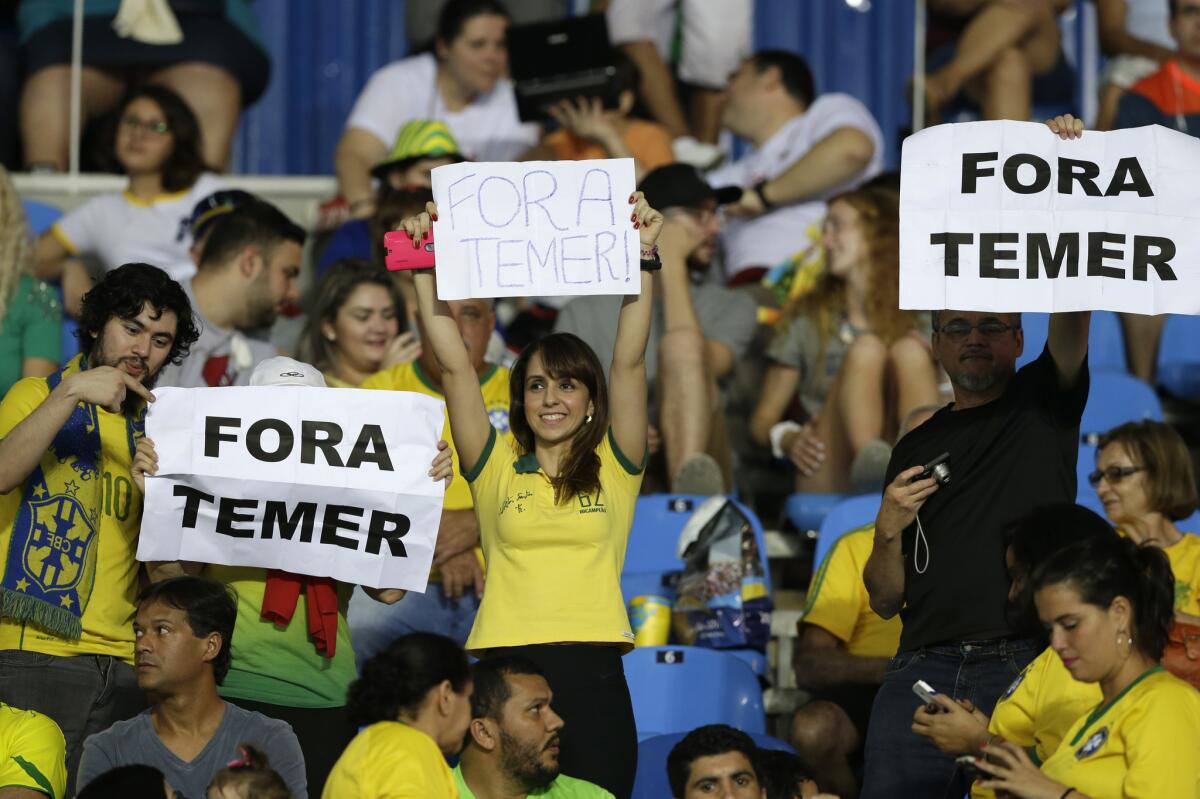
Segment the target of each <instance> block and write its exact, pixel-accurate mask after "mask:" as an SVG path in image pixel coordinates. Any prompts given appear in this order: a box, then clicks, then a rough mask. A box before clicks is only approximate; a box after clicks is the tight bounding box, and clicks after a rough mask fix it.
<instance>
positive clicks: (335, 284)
mask: <svg viewBox="0 0 1200 799" xmlns="http://www.w3.org/2000/svg"><path fill="white" fill-rule="evenodd" d="M403 316H404V300H403V299H401V297H400V290H399V289H398V288H397V287H396V283H395V282H394V281H393V280H392V276H391V275H390V274H388V272H387V270H386V269H383V268H381V267H378V266H375V265H374V264H372V263H370V262H369V261H362V260H356V259H345V260H342V261H338V262H337V263H335V264H334V265H333V266H331V267H330V268H329V271H327V272H326V273H325V275H324V276H323V277H322V278H321V282H320V284H318V286H317V291H316V296H315V297H314V299H313V302H312V305H311V307H310V308H309V311H308V324H307V325H305V327H304V333H303V335H302V336H301V337H300V347H299V350H298V353H297V357H298V358H299V360H301V361H306V362H308V363H311V364H312V365H313V366H315V367H317V368H318V369H320V370H321V372H322V373H324V375H325V382H326V384H328V385H330V386H333V387H336V388H356V387H358V385H359V384H361V383H362V381H363V380H365V379H366V378H367V377H370V376H371V375H373V374H375V373H376V372H378V371H380V370H381V369H387V368H388V367H390V366H395V365H396V364H399V363H408V362H409V361H412V360H415V359H416V358H417V356H419V355H420V354H421V345H420V344H419V343H418V342H417V337H416V336H415V335H414V334H413V333H411V332H409V333H404V334H403V335H401V333H400V327H401V321H400V320H401V319H402V318H403Z"/></svg>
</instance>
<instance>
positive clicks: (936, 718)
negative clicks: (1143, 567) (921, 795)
mask: <svg viewBox="0 0 1200 799" xmlns="http://www.w3.org/2000/svg"><path fill="white" fill-rule="evenodd" d="M1007 534H1008V549H1007V551H1006V552H1005V561H1006V562H1007V564H1008V573H1009V577H1010V578H1011V579H1012V585H1011V586H1010V588H1009V593H1008V599H1009V602H1010V605H1011V607H1012V608H1013V609H1014V611H1016V612H1018V613H1020V614H1021V615H1022V616H1027V617H1032V618H1031V619H1030V622H1031V623H1032V624H1036V623H1037V619H1036V616H1035V615H1034V609H1033V599H1032V597H1031V595H1030V594H1031V592H1030V590H1029V575H1030V572H1031V571H1032V570H1033V567H1034V566H1035V565H1036V564H1038V563H1042V562H1044V561H1046V560H1048V559H1049V558H1050V556H1051V555H1053V554H1054V553H1055V552H1057V551H1059V550H1061V549H1064V548H1066V547H1069V546H1073V545H1075V544H1080V543H1084V542H1087V541H1091V540H1096V539H1101V540H1113V539H1116V537H1117V535H1116V532H1115V531H1114V530H1113V528H1112V527H1111V526H1110V525H1109V524H1108V522H1106V521H1104V519H1102V518H1100V517H1099V516H1098V515H1097V514H1096V513H1094V512H1093V511H1091V510H1088V509H1087V508H1084V507H1082V506H1079V505H1068V504H1062V505H1051V506H1047V507H1045V508H1039V509H1038V510H1036V511H1034V512H1033V513H1031V514H1030V515H1029V516H1027V517H1025V518H1024V519H1022V520H1021V521H1019V522H1018V523H1017V524H1015V525H1013V527H1012V528H1010V529H1009V530H1008V531H1007ZM1100 698H1101V697H1100V688H1099V686H1098V685H1096V684H1094V683H1085V682H1079V681H1078V680H1076V679H1075V678H1074V677H1072V676H1071V673H1070V672H1068V671H1067V669H1066V667H1064V666H1063V664H1062V660H1061V659H1060V658H1059V657H1058V655H1056V654H1055V653H1054V650H1053V649H1051V648H1049V647H1047V648H1046V650H1045V651H1043V652H1042V653H1041V654H1040V655H1039V656H1038V657H1037V658H1035V659H1034V660H1033V662H1032V663H1030V664H1029V665H1028V666H1026V667H1025V669H1024V671H1022V672H1021V674H1020V676H1018V677H1017V679H1016V680H1014V681H1013V684H1012V685H1011V686H1009V688H1008V690H1007V691H1005V692H1004V695H1003V696H1001V697H1000V700H999V701H998V702H997V703H996V707H995V709H994V710H993V711H992V715H991V718H988V716H987V715H985V714H984V713H983V712H982V711H980V710H978V709H976V708H975V707H974V706H973V705H972V704H971V703H970V702H969V701H966V700H959V701H957V702H956V701H954V700H952V699H950V698H948V697H946V696H937V697H936V700H937V705H938V707H937V708H936V709H935V708H929V707H927V706H925V705H921V706H919V707H918V708H917V711H916V713H915V714H914V715H913V732H915V733H917V734H918V735H923V736H925V737H927V738H929V740H930V741H932V742H933V744H934V746H936V747H937V748H938V749H940V750H942V751H943V752H946V753H948V754H955V755H965V754H973V753H977V752H979V750H980V749H982V748H983V747H984V746H994V745H996V744H998V743H1001V742H1003V741H1008V742H1010V743H1014V744H1016V745H1018V746H1020V747H1022V748H1024V749H1026V750H1027V751H1029V753H1030V756H1031V757H1033V759H1034V760H1036V761H1037V762H1039V763H1040V762H1041V761H1042V760H1044V759H1045V758H1048V757H1049V756H1050V755H1052V754H1053V753H1054V751H1055V750H1056V749H1057V748H1058V745H1059V742H1060V741H1062V738H1063V735H1064V734H1066V731H1067V729H1068V728H1069V727H1070V726H1071V725H1072V724H1073V723H1074V722H1075V720H1076V719H1077V718H1079V717H1080V716H1081V715H1083V714H1084V713H1086V712H1087V711H1088V710H1090V709H1091V708H1093V707H1095V706H1096V704H1097V703H1099V702H1100ZM994 795H995V794H994V793H993V792H992V791H990V790H986V789H982V788H980V787H979V786H978V785H975V786H973V787H972V789H971V796H973V797H976V799H984V798H985V797H989V798H990V797H992V796H994Z"/></svg>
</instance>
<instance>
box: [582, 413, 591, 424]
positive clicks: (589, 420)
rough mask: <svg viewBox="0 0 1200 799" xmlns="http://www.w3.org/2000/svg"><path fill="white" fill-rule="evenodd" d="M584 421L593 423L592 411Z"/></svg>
mask: <svg viewBox="0 0 1200 799" xmlns="http://www.w3.org/2000/svg"><path fill="white" fill-rule="evenodd" d="M583 423H584V424H591V423H592V415H591V414H590V413H589V414H588V415H587V418H586V419H584V420H583Z"/></svg>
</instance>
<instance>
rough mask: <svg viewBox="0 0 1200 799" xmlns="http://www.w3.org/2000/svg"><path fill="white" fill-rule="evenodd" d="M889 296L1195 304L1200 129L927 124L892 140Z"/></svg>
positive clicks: (959, 301) (1012, 306)
mask: <svg viewBox="0 0 1200 799" xmlns="http://www.w3.org/2000/svg"><path fill="white" fill-rule="evenodd" d="M901 176H902V188H901V192H900V197H901V204H900V307H901V308H906V309H922V308H929V309H944V308H953V309H956V310H974V311H1082V310H1110V311H1128V312H1132V313H1139V314H1158V313H1186V314H1195V313H1200V141H1197V140H1196V139H1195V138H1193V137H1191V136H1187V135H1184V134H1182V133H1179V132H1177V131H1173V130H1168V129H1166V128H1163V127H1159V126H1157V125H1155V126H1149V127H1144V128H1134V129H1131V130H1119V131H1112V132H1109V133H1100V132H1097V131H1086V132H1084V134H1083V137H1082V138H1080V139H1076V140H1071V141H1064V140H1061V139H1059V138H1058V137H1057V136H1055V135H1054V134H1053V133H1051V132H1050V130H1049V129H1048V128H1047V127H1046V126H1045V125H1041V124H1034V123H1029V122H968V123H965V124H958V125H938V126H935V127H932V128H929V129H927V130H923V131H921V132H920V133H917V134H915V135H913V136H910V137H909V138H908V139H907V140H906V141H905V143H904V153H903V157H902V166H901Z"/></svg>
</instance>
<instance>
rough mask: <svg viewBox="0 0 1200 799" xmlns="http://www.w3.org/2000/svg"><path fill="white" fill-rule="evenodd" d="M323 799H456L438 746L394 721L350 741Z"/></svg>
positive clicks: (453, 787) (450, 774) (336, 766)
mask: <svg viewBox="0 0 1200 799" xmlns="http://www.w3.org/2000/svg"><path fill="white" fill-rule="evenodd" d="M321 797H322V799H458V787H457V786H456V785H455V783H454V774H453V772H451V771H450V766H448V765H447V764H446V758H445V757H444V756H443V755H442V752H441V750H440V749H438V745H437V743H436V742H435V741H434V740H433V739H432V738H430V737H429V736H428V735H426V734H425V733H423V732H421V731H420V730H417V729H413V728H412V727H410V726H408V725H407V724H401V723H400V722H398V721H381V722H378V723H376V724H372V725H371V726H370V727H367V728H366V729H364V730H362V731H361V732H359V734H358V735H356V736H354V740H353V741H351V742H350V745H349V746H347V747H346V751H344V752H342V756H341V757H339V758H338V761H337V763H335V764H334V766H333V770H332V771H331V772H329V777H328V778H327V779H326V780H325V790H324V791H322V793H321Z"/></svg>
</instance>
